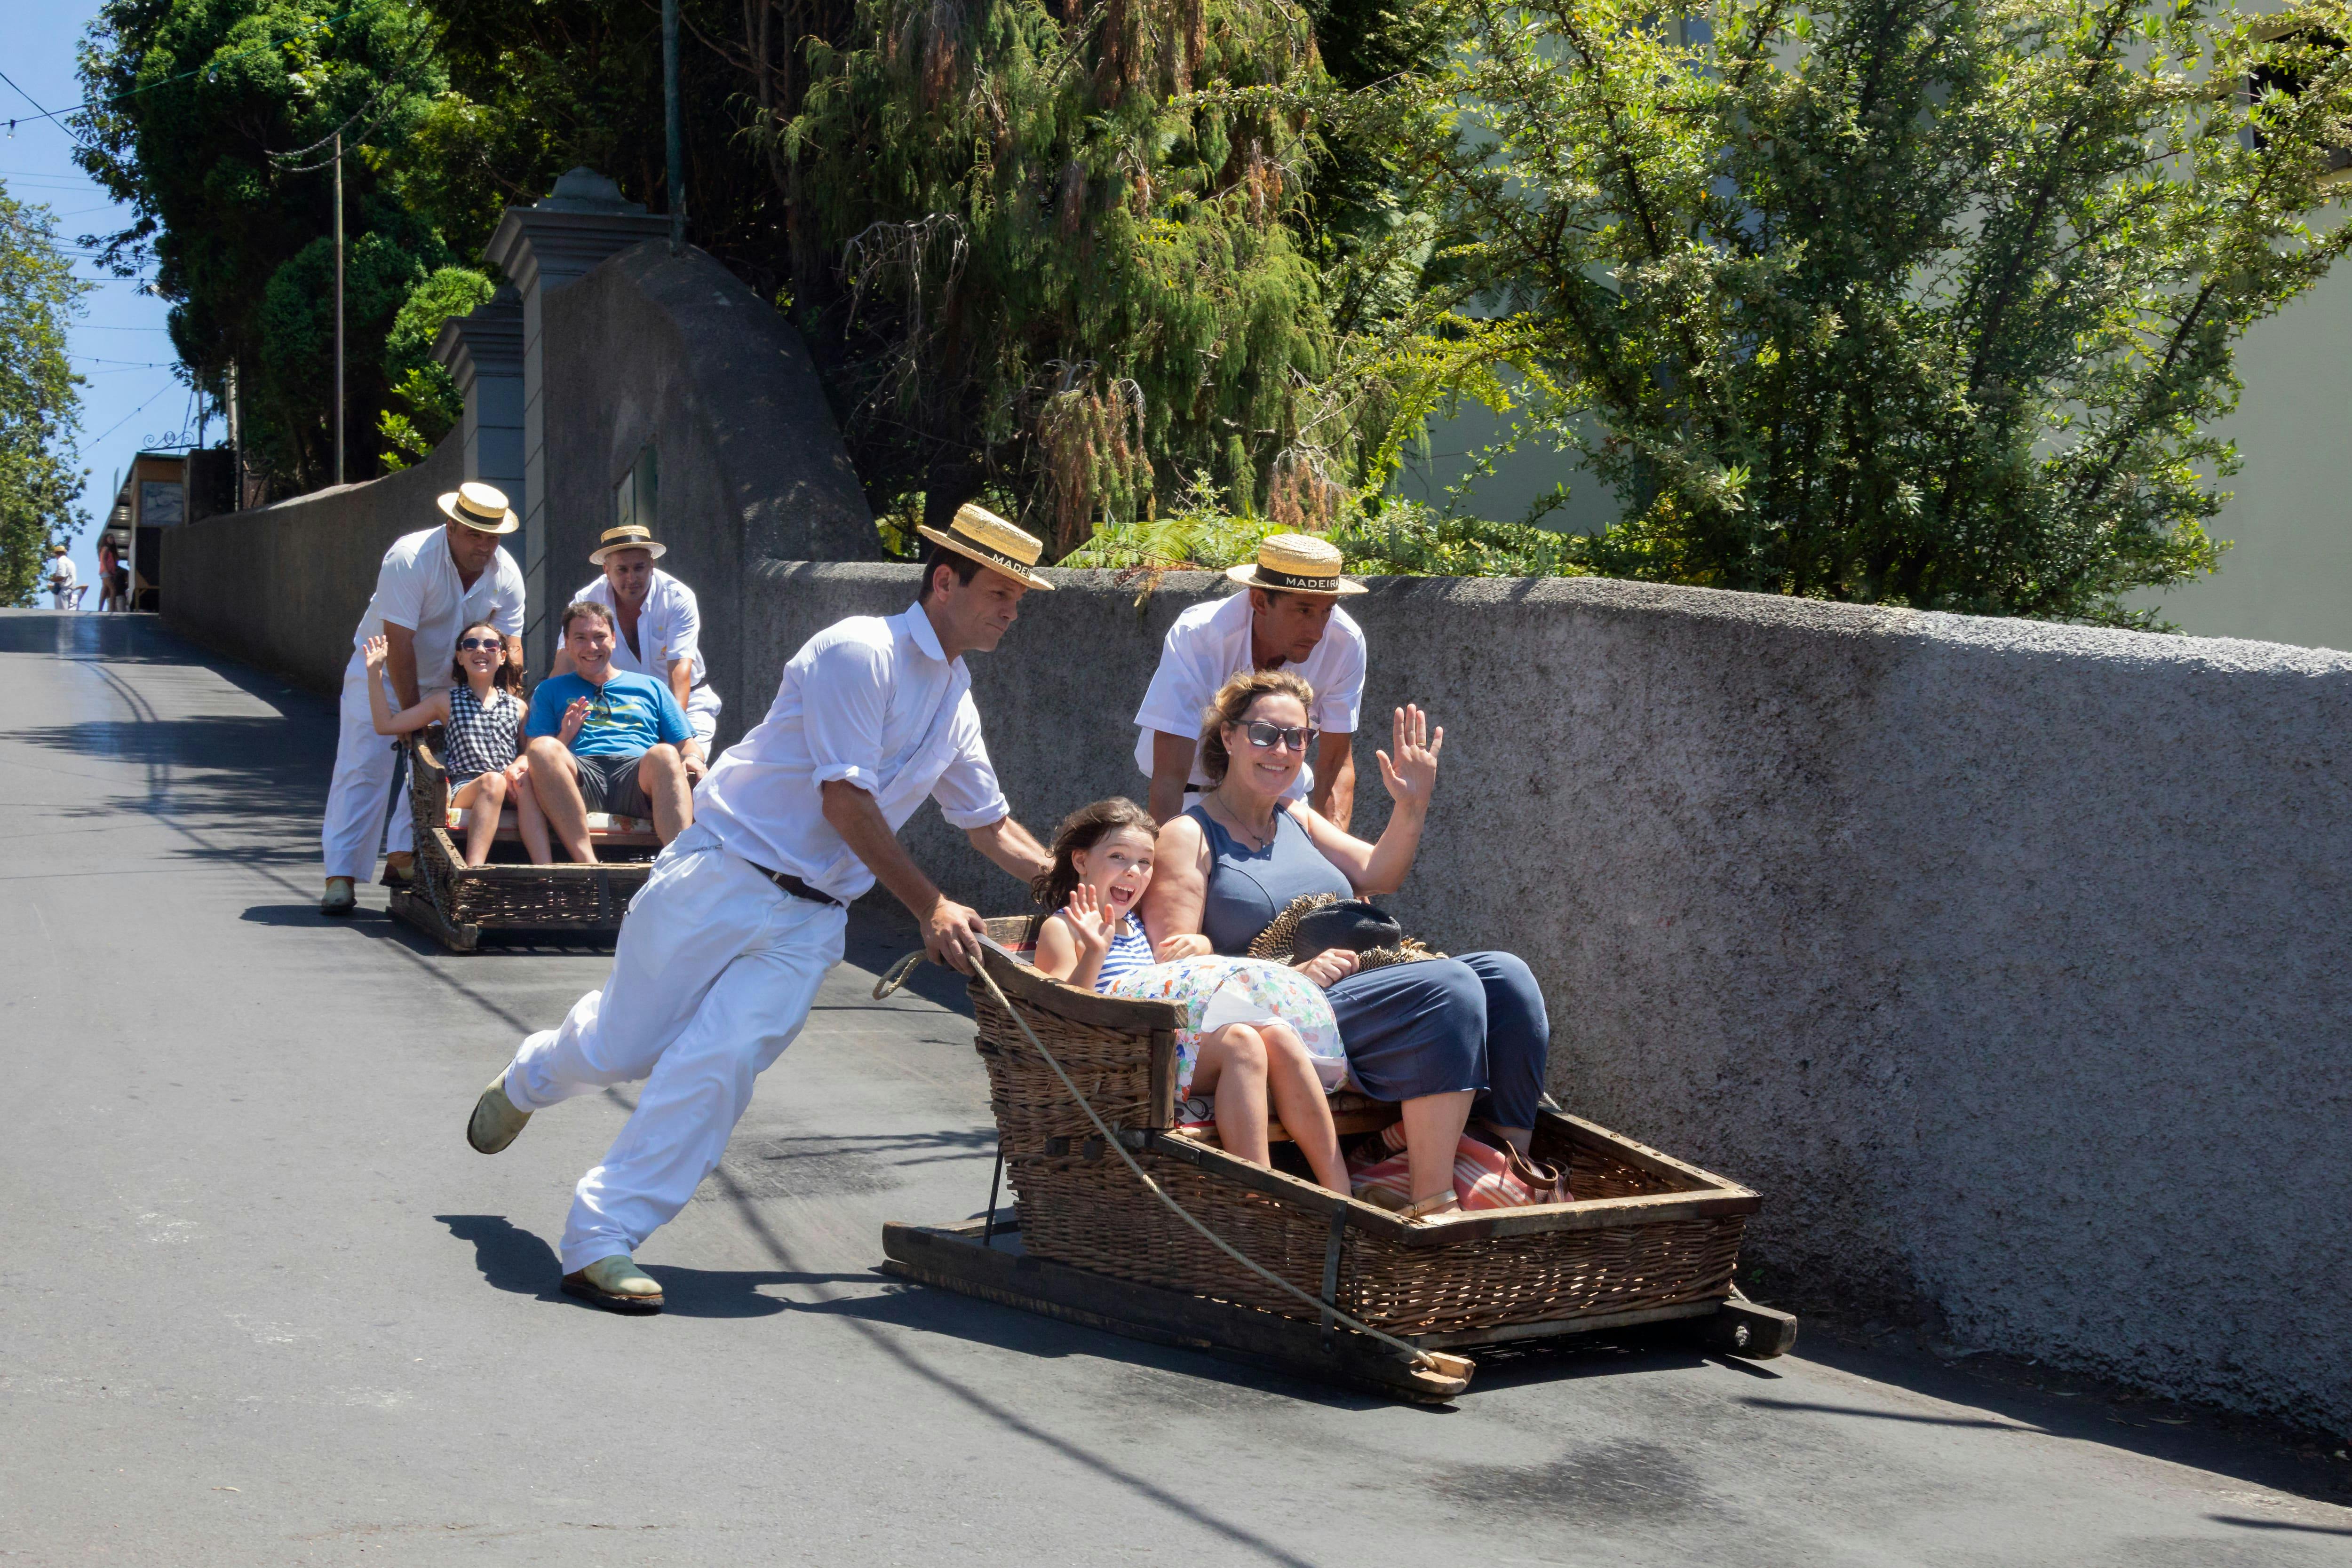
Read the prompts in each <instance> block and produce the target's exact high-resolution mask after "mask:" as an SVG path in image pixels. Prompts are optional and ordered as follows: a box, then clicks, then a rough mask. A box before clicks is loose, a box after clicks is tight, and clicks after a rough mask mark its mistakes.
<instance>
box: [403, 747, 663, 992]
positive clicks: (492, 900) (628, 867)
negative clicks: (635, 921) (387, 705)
mask: <svg viewBox="0 0 2352 1568" xmlns="http://www.w3.org/2000/svg"><path fill="white" fill-rule="evenodd" d="M401 745H402V747H403V748H404V750H405V751H406V752H407V753H408V805H409V812H410V815H411V818H412V819H413V821H414V822H415V830H416V862H415V874H414V876H413V878H412V880H411V881H410V882H409V883H407V884H406V885H401V884H397V883H395V884H394V886H393V890H392V894H391V898H390V900H389V903H390V906H391V910H392V913H393V915H394V916H396V917H397V918H399V919H402V920H404V921H406V922H407V923H408V924H409V925H414V926H415V927H416V928H417V929H418V930H420V931H423V932H425V934H426V935H428V936H432V937H433V938H434V939H435V940H436V941H437V942H439V943H440V944H441V945H442V946H445V947H447V948H449V949H450V950H451V951H453V952H458V953H470V952H472V951H474V949H475V947H476V946H477V945H478V943H479V942H480V941H481V937H482V933H483V932H485V931H539V932H548V933H560V934H562V935H564V936H613V935H614V934H615V933H617V932H618V931H619V930H620V929H621V917H622V916H623V915H626V914H627V913H628V912H629V900H630V899H631V898H633V897H635V895H636V892H637V890H638V889H639V888H641V887H643V886H645V884H646V877H647V876H648V875H649V874H651V873H652V870H653V858H654V856H655V855H656V854H658V853H659V852H661V841H659V840H658V839H656V837H655V836H654V834H653V832H652V831H651V824H645V825H644V826H643V827H640V826H639V825H638V824H637V823H635V821H633V820H631V819H626V818H623V819H611V820H608V819H604V818H601V817H591V818H590V820H589V821H590V831H589V838H590V839H591V841H593V843H594V845H595V849H596V854H597V859H598V862H599V863H597V864H595V865H571V864H564V865H532V864H530V863H529V862H527V861H525V860H524V859H523V851H522V847H521V840H520V835H519V834H517V833H516V832H515V831H514V829H513V828H512V827H511V826H508V825H504V819H503V818H502V819H501V824H502V825H501V826H500V827H499V835H498V838H497V839H496V840H495V841H494V842H493V845H492V849H491V852H490V863H489V864H488V865H478V866H469V865H467V863H466V856H465V853H464V852H463V851H462V850H460V849H459V848H458V846H457V840H456V838H455V837H453V836H452V827H453V814H452V812H451V811H450V810H449V772H448V769H447V768H445V767H444V766H443V765H442V762H441V745H442V737H441V727H440V726H438V725H431V726H428V727H425V728H424V729H421V730H418V731H416V732H415V733H414V734H412V735H408V736H404V737H402V740H401ZM614 822H617V823H619V824H620V825H619V826H617V827H616V826H614Z"/></svg>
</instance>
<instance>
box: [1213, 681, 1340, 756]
mask: <svg viewBox="0 0 2352 1568" xmlns="http://www.w3.org/2000/svg"><path fill="white" fill-rule="evenodd" d="M1276 696H1279V697H1297V699H1298V706H1301V707H1303V708H1305V709H1306V710H1307V717H1308V718H1309V719H1312V718H1313V717H1314V716H1315V688H1314V687H1313V686H1310V685H1307V683H1306V681H1305V680H1304V679H1302V678H1300V677H1299V676H1297V675H1295V674H1291V673H1290V672H1289V671H1288V670H1244V671H1243V672H1242V673H1241V674H1238V675H1235V676H1234V678H1233V679H1232V680H1230V681H1227V682H1226V683H1225V684H1224V685H1222V686H1219V687H1218V688H1217V695H1215V696H1213V697H1212V698H1210V699H1209V706H1207V707H1204V708H1202V710H1201V771H1202V772H1203V773H1205V774H1207V775H1208V776H1209V782H1210V783H1212V784H1222V783H1223V782H1224V781H1225V769H1226V768H1230V767H1232V766H1233V761H1234V759H1233V758H1232V757H1231V756H1230V755H1229V754H1228V753H1227V752H1226V750H1225V726H1227V725H1229V724H1239V723H1241V721H1242V715H1244V714H1245V713H1247V712H1249V710H1250V704H1252V703H1254V702H1255V701H1257V699H1258V698H1260V697H1276ZM1310 760H1311V758H1310Z"/></svg>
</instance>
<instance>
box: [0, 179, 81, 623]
mask: <svg viewBox="0 0 2352 1568" xmlns="http://www.w3.org/2000/svg"><path fill="white" fill-rule="evenodd" d="M88 287H89V285H88V284H86V283H83V282H81V281H80V280H79V279H78V278H76V277H74V275H73V266H72V264H71V263H70V262H68V260H67V259H66V257H65V256H63V255H62V254H61V253H60V252H59V250H58V236H57V228H56V225H55V224H54V223H53V222H52V221H51V219H50V215H49V211H48V209H47V207H42V206H37V205H33V204H26V203H20V202H17V201H16V200H14V199H12V198H11V197H10V196H9V195H8V194H7V192H6V188H5V184H0V604H5V605H10V606H23V605H28V604H31V603H33V602H34V595H35V593H36V592H37V588H38V584H39V582H40V580H41V579H42V578H43V577H45V576H47V572H48V547H49V546H50V545H52V544H64V543H65V542H67V541H68V539H70V538H73V536H74V535H75V534H76V533H78V532H79V531H80V530H81V528H82V527H83V525H84V524H86V523H87V522H88V521H89V518H88V517H85V516H84V515H83V514H82V512H81V510H80V508H79V507H77V506H75V504H74V497H76V496H78V495H79V494H80V492H81V482H82V478H83V475H82V471H81V470H80V469H79V468H78V467H77V466H75V465H76V464H77V463H78V462H79V454H78V453H77V452H76V451H75V448H74V434H75V425H76V423H77V422H78V421H79V418H80V413H81V393H80V391H79V388H80V386H81V378H80V377H79V376H77V375H75V374H74V373H73V366H72V363H71V361H69V360H68V358H67V355H66V329H67V327H68V324H69V323H70V322H71V321H72V320H73V319H74V318H75V317H77V316H79V314H80V313H81V296H82V294H83V292H84V291H85V290H86V289H88Z"/></svg>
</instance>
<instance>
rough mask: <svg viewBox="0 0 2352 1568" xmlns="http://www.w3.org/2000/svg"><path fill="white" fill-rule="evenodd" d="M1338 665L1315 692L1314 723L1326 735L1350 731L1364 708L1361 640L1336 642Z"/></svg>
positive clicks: (1349, 732) (1360, 717)
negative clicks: (1338, 648) (1334, 672)
mask: <svg viewBox="0 0 2352 1568" xmlns="http://www.w3.org/2000/svg"><path fill="white" fill-rule="evenodd" d="M1340 648H1341V655H1340V659H1339V670H1338V671H1337V673H1336V674H1333V676H1332V677H1331V679H1330V680H1329V681H1328V683H1327V684H1326V685H1324V686H1323V687H1322V688H1321V689H1320V690H1318V692H1316V694H1315V727H1317V728H1318V729H1320V730H1322V731H1323V732H1324V733H1325V734H1327V735H1353V734H1355V733H1356V728H1357V726H1358V724H1359V722H1360V720H1361V719H1362V717H1363V711H1364V644H1363V643H1362V642H1361V640H1360V639H1358V638H1354V637H1350V638H1348V639H1347V640H1346V641H1345V642H1344V643H1341V644H1340Z"/></svg>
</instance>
